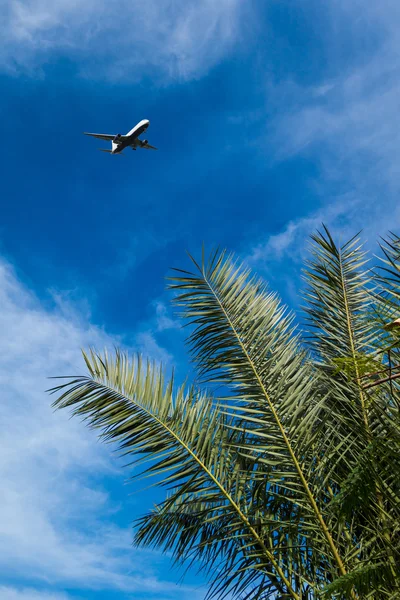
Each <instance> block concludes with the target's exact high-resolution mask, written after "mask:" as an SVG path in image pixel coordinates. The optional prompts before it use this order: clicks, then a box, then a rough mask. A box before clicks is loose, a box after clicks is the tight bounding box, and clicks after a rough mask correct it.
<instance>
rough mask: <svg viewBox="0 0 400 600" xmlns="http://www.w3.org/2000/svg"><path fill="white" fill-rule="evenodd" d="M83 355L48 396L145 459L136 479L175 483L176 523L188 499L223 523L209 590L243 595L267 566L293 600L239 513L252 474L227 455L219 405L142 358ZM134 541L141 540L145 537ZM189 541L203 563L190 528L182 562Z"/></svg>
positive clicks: (181, 547) (275, 563)
mask: <svg viewBox="0 0 400 600" xmlns="http://www.w3.org/2000/svg"><path fill="white" fill-rule="evenodd" d="M84 357H85V360H86V364H87V367H88V369H89V376H84V377H79V378H74V379H71V380H70V381H69V382H68V383H63V384H62V385H59V386H57V387H55V388H53V390H51V391H52V392H53V393H57V394H60V395H59V397H58V399H57V400H56V401H55V403H54V406H55V407H56V408H66V407H71V408H73V414H76V415H80V416H82V417H84V418H85V419H86V420H87V421H88V423H89V425H90V426H91V427H94V428H96V429H101V430H102V434H101V438H102V439H104V440H106V441H109V442H116V443H118V446H119V448H120V450H121V451H122V452H123V453H124V454H126V455H139V457H145V458H146V459H148V460H149V461H150V462H148V463H147V464H148V466H147V467H146V469H145V470H144V472H143V473H142V476H143V475H153V476H157V477H158V480H159V483H160V484H161V485H164V486H167V487H169V488H171V487H175V486H178V490H177V491H176V492H175V494H174V495H173V497H172V499H171V498H170V499H169V500H168V501H167V502H166V506H167V507H169V508H170V509H171V507H173V506H175V513H176V507H177V506H178V504H180V509H179V511H178V512H179V516H180V517H181V518H182V517H183V514H184V513H183V511H184V510H185V511H187V510H188V508H189V507H190V506H191V504H192V503H193V498H194V499H195V502H196V503H197V504H198V503H199V502H201V503H202V504H203V505H204V506H205V507H206V508H207V511H208V512H209V513H210V514H211V515H212V516H213V517H215V518H216V517H218V522H219V523H222V525H221V526H220V530H219V543H220V545H222V547H226V545H227V544H228V545H229V544H230V547H229V552H228V554H226V553H225V555H226V557H227V558H226V560H225V567H226V568H225V569H224V570H222V571H220V573H219V579H218V585H216V586H214V588H215V589H214V591H215V593H216V594H217V595H219V596H220V597H223V596H224V595H226V594H227V593H228V591H235V590H237V589H238V588H240V589H241V590H242V589H243V586H244V584H245V587H246V586H248V585H250V584H251V583H253V582H254V581H256V580H258V579H260V577H261V578H265V572H266V565H269V567H268V570H270V571H271V573H272V577H274V576H275V579H277V580H279V582H281V585H283V586H284V589H285V591H286V593H289V594H290V595H291V597H292V598H297V597H298V596H297V595H296V593H295V592H294V590H293V588H292V585H291V582H290V581H289V579H288V578H287V576H286V575H285V572H284V570H283V569H282V567H281V566H280V561H279V557H277V555H276V553H274V549H273V548H269V547H268V546H267V543H266V541H265V539H264V538H263V537H262V536H261V535H260V533H259V532H257V530H256V528H255V526H254V525H253V524H252V522H251V518H249V516H248V515H247V514H246V511H245V510H244V509H243V508H242V502H241V500H240V496H241V495H242V492H241V488H242V487H243V485H246V479H249V478H251V471H243V472H242V471H241V470H240V463H239V462H238V461H235V454H236V455H237V453H235V452H234V451H233V450H232V444H231V441H232V437H234V436H235V435H236V434H234V433H233V432H232V431H229V429H227V428H226V417H223V416H221V414H220V412H219V410H218V407H217V406H216V405H215V404H214V403H213V402H212V401H211V400H210V398H209V397H208V396H206V395H204V394H203V395H202V394H200V393H198V392H197V391H196V390H195V389H194V388H193V387H191V388H189V389H188V390H187V391H186V390H185V388H184V387H180V388H178V389H177V390H175V389H174V383H173V380H170V381H169V382H167V383H165V377H164V373H163V371H162V369H161V368H157V367H155V366H154V365H152V364H150V363H148V362H147V363H146V364H145V365H143V364H142V361H141V359H140V357H138V358H136V359H133V360H129V358H128V357H127V356H126V355H125V354H123V353H121V352H119V351H116V355H115V358H110V357H109V356H108V355H107V353H105V354H104V355H103V356H100V355H98V354H95V353H94V352H93V351H92V352H91V353H90V355H86V354H85V355H84ZM236 437H237V436H236ZM139 462H141V460H140V458H139ZM175 517H176V514H175ZM205 526H206V527H207V522H206V523H205ZM147 531H149V530H148V529H147ZM206 532H207V529H206ZM204 534H205V533H204V532H203V534H202V535H204ZM157 535H158V537H154V531H153V536H152V537H151V536H150V537H148V538H147V539H148V540H149V541H150V540H153V541H154V540H155V539H156V540H157V542H158V543H159V544H164V546H165V547H166V548H169V547H170V544H171V543H173V540H172V538H171V537H170V535H168V534H167V535H164V536H163V535H162V531H161V530H160V531H159V533H158V534H157ZM196 535H197V534H196ZM138 539H141V540H142V541H146V537H145V536H142V538H138ZM238 539H239V540H240V544H239V545H238V544H237V540H238ZM193 544H194V545H195V547H196V551H197V556H198V558H199V559H201V558H202V554H203V553H202V548H203V545H202V543H201V538H200V541H197V542H194V541H193V536H190V534H189V530H185V531H184V533H183V536H181V537H180V539H179V542H178V545H177V552H178V556H179V559H180V560H184V559H185V558H186V555H187V554H189V555H190V552H191V551H192V550H193ZM233 566H234V569H233ZM268 570H267V571H268ZM238 573H241V577H240V579H238ZM222 574H223V577H222ZM274 574H275V575H274ZM221 577H222V578H221ZM222 582H223V585H222Z"/></svg>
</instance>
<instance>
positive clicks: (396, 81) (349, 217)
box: [249, 0, 400, 262]
mask: <svg viewBox="0 0 400 600" xmlns="http://www.w3.org/2000/svg"><path fill="white" fill-rule="evenodd" d="M329 14H330V19H331V24H332V28H331V30H330V31H329V30H328V31H327V32H326V35H324V44H325V48H324V50H325V52H326V55H327V57H328V61H329V63H330V64H331V65H334V64H337V62H338V61H337V56H336V55H337V53H338V52H339V46H338V44H339V40H340V39H343V40H344V39H345V36H346V32H349V30H350V31H351V34H352V36H353V37H354V39H355V40H360V39H361V40H364V39H365V40H367V42H368V45H367V43H365V45H362V44H360V46H357V44H355V45H353V46H352V50H353V54H352V56H351V60H349V66H347V65H344V67H343V68H342V69H341V72H340V74H339V75H337V76H334V77H330V78H327V79H324V78H321V80H320V81H318V82H317V83H316V84H314V85H312V86H304V87H302V86H301V85H299V84H295V83H293V82H291V81H283V82H280V83H278V84H277V85H276V86H275V87H273V86H270V88H269V94H270V98H271V99H273V100H275V99H277V98H280V97H285V107H284V108H283V109H282V107H281V110H280V111H279V113H278V115H277V116H276V119H275V121H274V123H273V125H269V127H270V131H271V130H272V133H269V135H268V143H269V145H270V146H272V147H274V148H276V153H275V160H277V161H285V160H287V159H292V158H293V157H297V156H301V157H306V158H307V159H308V160H309V161H312V162H314V164H316V165H318V169H319V171H320V175H319V177H318V180H317V181H316V182H315V187H314V189H313V192H314V193H315V196H316V197H317V198H319V204H320V206H319V208H318V209H317V210H316V209H315V208H311V210H310V208H308V211H309V212H306V213H303V214H302V215H301V214H300V216H298V217H297V219H295V220H291V221H290V222H288V223H286V225H285V226H284V228H283V229H282V231H280V232H278V233H276V234H274V235H272V236H269V237H268V238H267V239H264V240H259V241H258V242H257V243H256V244H255V245H254V247H253V248H252V249H251V250H250V252H249V255H250V257H251V260H252V261H253V262H256V261H257V260H259V261H264V260H265V259H266V257H267V256H268V257H269V258H270V259H271V260H277V261H280V260H283V259H285V260H286V259H294V260H296V259H297V258H298V257H301V255H302V252H303V250H304V245H305V243H306V240H307V237H308V235H309V234H310V233H311V232H312V231H313V230H314V229H315V228H316V227H318V226H320V224H321V222H324V223H325V224H326V225H328V226H329V227H330V228H332V229H333V230H336V231H340V232H341V234H342V237H343V238H345V237H346V236H351V235H353V234H355V233H357V232H358V231H359V230H361V229H363V230H364V235H365V236H366V237H367V238H371V243H372V244H374V243H375V238H376V236H377V235H381V234H384V233H385V232H386V231H387V229H395V230H396V229H397V230H398V229H400V202H399V194H400V168H399V162H398V156H399V154H400V129H399V128H398V127H397V125H396V124H397V122H398V119H399V97H400V38H399V36H398V27H399V25H400V6H399V4H398V2H394V1H393V0H384V1H383V2H379V3H374V2H367V3H365V2H358V1H356V2H354V3H349V2H345V1H342V0H339V1H338V2H335V3H334V4H333V5H332V6H331V7H330V9H329ZM308 16H309V18H311V17H312V15H311V14H309V15H308ZM338 32H342V34H343V36H344V37H343V38H340V35H339V38H338V37H337V36H338ZM361 33H363V35H364V37H363V36H362V35H361ZM350 65H351V66H350Z"/></svg>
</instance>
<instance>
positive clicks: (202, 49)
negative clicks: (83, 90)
mask: <svg viewBox="0 0 400 600" xmlns="http://www.w3.org/2000/svg"><path fill="white" fill-rule="evenodd" d="M240 5H241V3H240V0H219V1H218V2H215V1H214V0H147V1H146V2H142V1H140V0H120V1H119V2H106V1H105V0H96V1H95V0H86V1H85V2H80V1H79V0H5V5H4V6H3V15H4V19H3V21H4V22H3V24H2V35H3V44H2V46H3V48H2V50H1V51H0V65H1V64H2V66H3V69H4V68H5V69H7V70H8V71H9V72H15V73H18V72H20V71H21V70H23V71H25V72H26V71H32V70H33V71H34V72H35V73H37V69H38V67H40V66H41V65H43V64H44V63H45V62H46V61H47V60H48V59H49V57H50V58H51V57H52V56H56V55H57V54H58V55H63V56H68V57H70V58H71V59H78V60H79V63H80V65H81V67H82V68H81V74H82V75H84V76H87V77H91V78H92V77H94V78H96V77H101V76H107V77H110V78H112V79H120V78H125V77H126V76H129V77H130V78H132V77H135V76H137V77H141V76H142V75H144V74H145V73H146V70H147V69H153V68H154V69H156V71H157V72H159V73H160V74H161V76H162V77H163V78H167V79H168V78H170V77H172V78H182V79H189V78H192V77H197V76H199V75H201V74H202V73H203V72H204V71H206V70H207V69H208V68H209V67H211V66H213V65H214V64H215V63H216V62H217V61H218V60H219V59H220V58H221V56H222V55H223V54H224V53H225V52H226V51H227V50H228V48H229V47H230V45H231V44H232V42H233V41H234V40H235V39H236V37H237V35H238V25H239V15H240Z"/></svg>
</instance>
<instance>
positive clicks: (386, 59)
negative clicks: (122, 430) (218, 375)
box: [0, 0, 400, 600]
mask: <svg viewBox="0 0 400 600" xmlns="http://www.w3.org/2000/svg"><path fill="white" fill-rule="evenodd" d="M0 16H1V18H2V22H3V32H2V40H1V41H0V85H1V92H2V93H1V96H0V117H1V126H2V150H1V163H0V169H1V182H2V200H1V208H2V210H1V221H0V280H1V281H0V308H1V310H0V321H1V330H2V332H3V335H2V339H1V341H0V380H1V382H2V396H3V401H2V405H1V408H0V414H1V421H2V422H3V423H6V427H5V431H4V428H3V432H2V436H1V439H0V450H1V452H0V456H1V458H0V474H1V479H0V481H1V482H2V483H1V486H0V499H1V501H0V504H1V506H2V511H1V514H0V577H1V579H0V581H1V583H0V597H1V598H7V599H8V598H9V599H10V600H72V599H78V598H79V599H88V600H90V599H91V598H95V597H96V598H98V599H100V600H101V599H102V598H107V599H109V600H113V599H114V598H118V599H121V600H126V599H132V600H133V599H134V600H144V599H145V598H146V600H151V599H152V598H158V600H182V599H183V598H186V597H188V596H189V595H190V597H191V598H193V600H196V599H197V598H199V599H200V598H202V597H203V596H204V588H202V587H201V586H202V583H203V582H202V580H201V578H200V577H197V576H196V575H195V574H194V573H190V574H189V575H188V576H186V577H185V580H184V582H183V584H182V585H181V586H180V587H179V586H178V587H177V586H176V582H177V581H178V579H179V577H180V574H179V573H178V572H177V571H176V570H173V569H172V566H171V563H170V560H169V558H168V557H162V556H160V555H159V554H158V553H155V552H144V551H140V552H139V551H137V550H134V549H132V548H131V547H130V541H131V537H132V532H131V529H130V527H131V522H132V520H133V519H134V518H136V517H137V516H139V515H140V514H141V513H142V512H143V511H144V510H146V509H147V508H149V507H150V506H151V502H152V501H153V500H154V499H155V498H158V497H159V495H158V492H155V495H154V496H153V495H152V494H150V493H148V492H146V493H142V494H134V495H132V492H133V491H134V489H136V486H135V485H133V484H130V485H129V486H127V485H125V479H126V477H127V476H128V472H127V471H123V470H122V468H121V463H120V462H118V461H117V460H116V457H115V456H114V455H112V454H111V453H110V449H109V448H108V447H107V448H104V447H102V446H101V445H100V444H99V443H98V442H97V441H96V439H95V437H94V435H93V434H92V433H91V432H89V431H87V430H86V428H85V427H84V425H82V424H81V423H79V422H78V421H75V420H69V419H68V415H64V414H61V413H57V414H54V413H53V412H52V410H51V409H50V407H49V397H48V396H47V395H46V394H45V393H44V390H45V389H46V388H47V387H48V382H47V381H46V377H47V376H51V375H59V374H68V373H77V372H83V366H82V361H81V358H80V353H79V349H80V348H81V347H87V346H88V345H91V344H94V345H96V346H97V347H103V346H112V345H113V344H115V343H117V344H121V345H123V346H125V347H128V348H131V349H137V350H140V351H141V352H143V353H145V354H148V355H150V356H152V357H154V358H156V359H158V360H163V361H164V362H165V363H167V364H168V365H172V364H175V365H176V366H177V370H178V374H179V375H181V376H184V374H185V371H186V368H187V361H186V357H185V349H184V336H183V333H182V332H181V331H180V329H179V323H178V321H177V320H176V317H175V316H174V314H173V313H172V311H171V308H170V306H169V304H168V302H169V295H168V293H166V292H165V276H166V275H167V274H168V270H169V268H170V267H182V268H185V266H186V265H187V264H188V262H187V260H188V259H187V257H186V255H185V251H186V250H189V251H190V252H191V253H193V254H195V255H196V254H198V253H199V250H200V248H201V245H202V243H203V242H204V243H205V245H206V248H211V247H213V246H216V245H219V246H223V247H227V248H228V249H229V250H233V251H235V252H236V253H238V254H239V255H240V256H241V257H242V258H243V260H245V261H246V262H247V264H249V265H250V266H252V267H253V268H254V269H256V270H257V271H258V272H260V273H261V274H262V275H263V276H264V277H266V278H267V279H268V281H269V282H270V284H271V286H272V287H274V288H276V289H278V290H279V292H280V293H281V295H282V296H283V298H284V299H285V300H286V301H287V302H288V303H290V304H291V305H292V306H294V307H296V306H297V305H298V304H299V287H300V278H299V275H300V268H301V262H302V260H303V258H304V255H305V251H306V250H305V248H306V240H307V236H308V235H309V234H310V233H311V232H312V231H313V230H314V229H315V228H316V227H318V226H319V225H320V223H321V222H324V223H326V224H327V225H328V226H329V227H330V228H331V229H332V230H333V231H334V232H335V233H336V234H337V235H338V236H339V237H342V239H346V238H347V237H349V236H350V235H353V234H354V233H356V232H357V231H359V230H360V229H364V235H365V237H366V238H367V239H369V240H371V243H370V245H371V247H374V242H375V239H376V238H377V236H378V235H384V234H385V233H386V232H387V230H388V229H391V230H394V231H397V232H398V231H399V230H400V227H399V225H400V223H399V221H400V208H399V206H400V205H399V202H398V193H399V182H400V173H399V170H400V167H399V161H398V156H399V149H400V129H399V127H398V121H399V116H398V115H399V109H400V102H399V98H400V39H399V37H398V28H399V25H400V6H399V4H398V2H395V1H394V0H382V1H381V2H379V3H377V2H373V1H372V0H371V1H365V0H363V1H361V0H352V1H351V2H348V1H347V0H331V1H329V2H325V3H321V2H318V1H316V0H305V1H303V2H294V1H292V0H279V1H277V0H276V1H275V0H271V1H269V2H266V1H264V0H262V1H261V0H253V1H251V2H241V1H240V0H219V1H218V2H215V1H213V0H197V1H194V0H193V1H192V0H147V1H146V3H143V2H139V1H138V0H130V1H128V0H120V1H118V2H112V3H110V2H105V1H103V0H96V2H95V1H94V0H88V1H87V2H85V3H82V2H78V1H76V0H52V1H51V2H50V0H24V1H19V0H5V2H3V3H2V7H1V8H0ZM142 118H148V119H150V121H151V125H150V128H149V130H148V132H147V134H148V135H146V137H148V138H149V140H150V143H152V144H154V145H156V146H157V147H159V151H158V152H154V153H153V152H136V153H132V152H131V153H129V152H127V151H126V152H125V155H124V156H123V157H110V156H108V155H106V154H102V153H100V152H98V151H97V150H96V148H97V147H99V146H102V145H103V143H102V142H98V141H97V140H91V139H89V138H85V137H83V136H82V131H99V132H110V133H118V132H121V133H125V132H126V131H128V130H129V129H130V128H131V127H133V125H134V124H135V123H136V122H137V121H139V120H140V119H142ZM104 145H105V143H104Z"/></svg>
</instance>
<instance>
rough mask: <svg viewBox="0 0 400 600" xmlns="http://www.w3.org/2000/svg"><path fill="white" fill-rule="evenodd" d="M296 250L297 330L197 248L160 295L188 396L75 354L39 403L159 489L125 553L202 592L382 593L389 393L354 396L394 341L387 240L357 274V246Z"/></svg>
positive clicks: (391, 465)
mask: <svg viewBox="0 0 400 600" xmlns="http://www.w3.org/2000/svg"><path fill="white" fill-rule="evenodd" d="M312 240H313V245H312V249H311V259H310V261H309V262H308V264H307V266H306V270H305V272H304V277H305V280H306V291H305V298H306V301H307V307H306V315H307V318H306V330H305V331H304V332H302V331H300V330H299V329H298V328H297V327H296V325H295V317H294V315H293V314H292V313H290V312H289V311H288V310H287V309H286V307H284V306H283V305H282V303H281V302H280V300H279V298H278V296H277V295H276V294H274V293H273V292H271V291H270V290H269V289H268V287H267V286H266V284H265V283H264V282H263V281H262V280H261V279H259V278H257V277H256V276H255V275H253V274H252V273H251V271H250V270H249V269H247V268H245V267H243V266H242V265H240V264H238V262H237V261H236V260H235V258H234V257H233V256H231V255H227V254H226V253H225V252H215V253H213V254H212V255H211V256H210V258H209V259H208V260H206V259H205V257H204V255H203V257H202V261H201V263H200V264H198V263H197V262H196V261H195V260H194V259H192V261H193V265H194V269H193V272H188V271H176V272H175V275H174V276H173V278H172V282H171V285H170V287H171V288H172V290H173V291H174V294H175V298H174V302H175V304H176V305H177V306H178V307H179V308H180V312H181V316H182V318H183V319H184V320H185V321H186V322H187V323H188V324H189V331H190V333H189V336H188V345H189V351H190V355H191V359H192V362H193V365H194V368H195V370H196V373H197V377H196V385H191V386H189V385H182V386H180V387H179V386H177V385H176V384H175V381H174V379H173V377H171V378H170V379H166V376H165V373H164V370H163V369H162V367H159V366H157V365H156V364H154V363H151V362H149V361H148V362H143V361H142V359H141V358H140V357H134V358H129V357H128V356H127V355H126V354H125V353H123V352H120V351H118V350H117V351H116V352H115V354H113V355H112V356H109V355H108V354H107V352H104V353H103V354H102V355H100V354H99V353H97V352H95V351H94V350H91V351H90V352H89V353H84V357H85V360H86V364H87V368H88V371H89V373H88V375H87V376H85V377H76V378H72V379H71V378H69V379H68V382H67V383H64V384H62V385H59V386H57V387H56V388H53V390H52V391H53V392H56V393H57V395H58V397H57V400H56V401H55V403H54V404H55V406H56V407H57V408H63V407H72V408H73V412H74V414H78V415H81V416H83V417H85V418H86V419H87V420H88V422H89V424H90V426H92V427H95V428H98V429H100V430H101V432H102V433H101V437H102V438H103V439H105V440H108V441H113V442H117V444H118V446H119V448H120V449H121V450H122V451H123V452H124V453H126V454H127V455H129V456H134V457H135V458H134V459H135V461H136V462H137V463H139V464H141V463H146V466H145V467H144V471H143V473H144V474H145V475H154V476H155V477H156V480H157V482H158V483H159V484H160V485H162V486H165V487H166V488H167V490H168V491H167V494H166V498H165V500H164V501H163V502H162V503H160V504H159V505H157V506H156V507H155V508H154V510H153V511H151V512H150V513H149V514H146V515H145V516H143V517H142V518H141V519H139V520H138V522H137V524H136V535H135V543H136V544H137V545H139V546H151V547H155V548H160V549H162V550H164V551H170V552H172V554H173V556H174V558H175V560H176V562H177V563H179V564H183V563H185V564H192V563H195V564H196V565H197V566H200V568H201V569H203V571H204V572H205V573H206V574H207V577H208V579H209V582H210V588H209V595H210V597H211V596H216V597H220V598H223V597H225V596H227V595H231V596H232V597H234V598H243V599H249V600H250V599H261V598H262V599H267V598H292V599H294V600H308V599H310V600H311V599H316V598H354V599H355V598H374V599H380V598H382V599H383V598H395V597H399V598H400V576H399V571H400V569H399V565H400V387H399V383H400V380H398V379H397V380H396V379H394V380H392V379H391V380H390V381H387V382H384V383H382V384H381V385H375V386H373V387H371V388H368V382H370V381H371V377H372V378H373V377H374V375H373V373H376V372H379V371H380V370H385V369H387V368H388V365H387V360H388V359H387V356H386V352H385V348H386V347H388V346H391V347H392V349H393V348H394V349H395V348H396V336H397V338H399V337H400V336H399V334H397V333H396V331H395V330H389V331H386V330H385V329H384V328H383V327H382V325H384V324H385V320H386V322H387V321H389V320H390V319H392V320H393V317H394V316H395V313H396V311H397V313H399V310H400V302H399V299H400V243H399V240H398V238H396V237H392V238H390V239H389V240H388V241H387V242H386V243H384V244H383V249H384V259H385V260H386V263H384V264H383V268H382V269H380V270H379V269H378V270H375V271H374V270H372V269H370V268H369V267H368V265H366V257H365V254H364V252H363V250H362V248H361V246H360V243H359V241H358V239H357V238H354V239H352V240H350V241H349V242H348V243H346V244H344V245H343V246H340V247H339V246H337V245H336V244H335V242H334V241H333V239H332V237H331V235H330V233H329V231H328V230H327V229H324V231H323V232H322V233H317V234H316V235H314V236H313V237H312ZM385 269H386V270H385ZM389 316H390V319H389ZM389 338H390V339H389ZM396 352H397V350H392V354H393V353H394V354H393V356H394V357H395V358H394V359H392V360H395V362H396V360H397V354H396ZM396 364H397V363H396ZM393 368H395V366H391V367H390V369H391V370H392V369H393ZM371 374H372V375H371ZM221 392H222V393H221Z"/></svg>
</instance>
